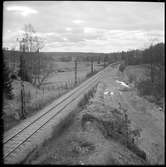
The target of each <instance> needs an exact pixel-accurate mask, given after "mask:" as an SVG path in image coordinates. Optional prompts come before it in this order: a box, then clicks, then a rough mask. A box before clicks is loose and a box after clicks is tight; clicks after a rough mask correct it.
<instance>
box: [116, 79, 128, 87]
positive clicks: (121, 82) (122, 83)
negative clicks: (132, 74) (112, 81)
mask: <svg viewBox="0 0 166 167" xmlns="http://www.w3.org/2000/svg"><path fill="white" fill-rule="evenodd" d="M116 82H117V83H120V84H121V85H122V86H125V87H127V88H129V85H127V84H126V83H125V82H123V81H119V80H116Z"/></svg>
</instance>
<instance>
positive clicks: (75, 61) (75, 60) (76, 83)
mask: <svg viewBox="0 0 166 167" xmlns="http://www.w3.org/2000/svg"><path fill="white" fill-rule="evenodd" d="M74 62H75V85H77V58H76V59H75V61H74Z"/></svg>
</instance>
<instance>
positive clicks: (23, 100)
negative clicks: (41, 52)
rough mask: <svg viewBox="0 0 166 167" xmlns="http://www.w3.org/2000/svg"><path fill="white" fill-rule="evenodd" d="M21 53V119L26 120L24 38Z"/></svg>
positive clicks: (21, 42)
mask: <svg viewBox="0 0 166 167" xmlns="http://www.w3.org/2000/svg"><path fill="white" fill-rule="evenodd" d="M20 51H21V52H22V54H20V78H21V118H22V119H25V96H24V95H25V90H24V81H23V76H24V71H23V68H24V67H23V64H24V63H23V61H24V60H23V54H24V52H25V41H24V38H23V39H22V41H20Z"/></svg>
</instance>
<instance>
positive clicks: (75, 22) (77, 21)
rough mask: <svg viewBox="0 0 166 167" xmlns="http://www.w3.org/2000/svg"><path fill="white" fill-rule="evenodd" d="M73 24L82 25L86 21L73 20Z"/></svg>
mask: <svg viewBox="0 0 166 167" xmlns="http://www.w3.org/2000/svg"><path fill="white" fill-rule="evenodd" d="M72 22H73V23H74V24H80V23H83V22H84V21H83V20H73V21H72Z"/></svg>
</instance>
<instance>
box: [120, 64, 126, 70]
mask: <svg viewBox="0 0 166 167" xmlns="http://www.w3.org/2000/svg"><path fill="white" fill-rule="evenodd" d="M125 68H126V66H125V64H124V63H122V64H120V66H119V71H121V72H123V71H124V69H125Z"/></svg>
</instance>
